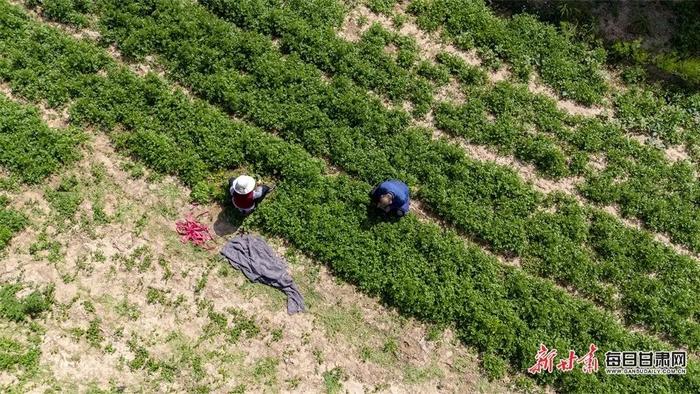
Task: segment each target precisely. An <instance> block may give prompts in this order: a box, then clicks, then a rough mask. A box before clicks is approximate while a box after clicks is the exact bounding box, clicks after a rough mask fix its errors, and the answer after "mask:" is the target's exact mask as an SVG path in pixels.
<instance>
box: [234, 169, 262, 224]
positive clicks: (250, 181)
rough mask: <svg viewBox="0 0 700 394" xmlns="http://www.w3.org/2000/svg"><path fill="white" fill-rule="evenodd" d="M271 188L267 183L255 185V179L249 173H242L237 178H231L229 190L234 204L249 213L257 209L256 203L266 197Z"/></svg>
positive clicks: (244, 212)
mask: <svg viewBox="0 0 700 394" xmlns="http://www.w3.org/2000/svg"><path fill="white" fill-rule="evenodd" d="M269 190H270V188H269V187H267V186H265V185H260V186H257V187H256V185H255V179H254V178H253V177H251V176H248V175H241V176H239V177H238V178H236V179H233V178H232V179H230V180H229V192H231V201H232V202H233V206H234V207H236V208H238V210H239V211H240V212H241V213H242V214H244V215H247V214H249V213H251V212H253V210H254V209H255V204H256V203H258V202H260V200H262V199H263V197H265V194H267V192H268V191H269Z"/></svg>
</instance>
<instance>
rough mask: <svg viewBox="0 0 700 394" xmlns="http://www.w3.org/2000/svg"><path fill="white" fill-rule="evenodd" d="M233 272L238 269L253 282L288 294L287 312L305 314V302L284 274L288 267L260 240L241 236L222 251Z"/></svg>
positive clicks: (229, 242)
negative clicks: (303, 312) (233, 269)
mask: <svg viewBox="0 0 700 394" xmlns="http://www.w3.org/2000/svg"><path fill="white" fill-rule="evenodd" d="M221 254H222V255H223V256H224V257H226V258H227V259H228V260H229V262H230V263H231V265H232V266H233V267H234V268H238V269H239V270H241V271H242V272H243V274H244V275H245V276H246V277H247V278H248V279H250V280H251V281H252V282H258V283H262V284H265V285H268V286H272V287H274V288H277V289H280V290H282V291H283V292H284V293H285V294H287V312H288V313H290V314H292V313H297V312H302V311H304V309H305V308H304V298H303V297H302V296H301V293H299V289H298V288H297V286H296V285H295V284H294V282H293V281H292V277H291V276H290V275H289V273H287V264H286V263H285V262H284V260H282V259H281V258H279V257H278V256H277V255H276V254H275V252H273V251H272V249H271V248H270V245H268V244H267V242H265V240H263V239H262V238H260V237H256V236H253V235H242V236H240V237H236V238H233V239H231V240H230V241H228V242H227V243H226V245H224V247H223V248H222V249H221Z"/></svg>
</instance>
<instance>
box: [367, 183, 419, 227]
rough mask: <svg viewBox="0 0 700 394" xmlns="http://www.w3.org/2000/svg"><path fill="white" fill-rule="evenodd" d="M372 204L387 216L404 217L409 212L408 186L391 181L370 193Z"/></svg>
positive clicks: (378, 186) (381, 184)
mask: <svg viewBox="0 0 700 394" xmlns="http://www.w3.org/2000/svg"><path fill="white" fill-rule="evenodd" d="M369 195H370V198H371V199H372V204H374V205H376V207H377V208H379V209H380V210H382V211H383V212H384V213H386V214H387V215H391V216H396V217H399V218H400V217H403V216H405V215H406V214H407V213H408V210H409V200H410V197H409V193H408V186H406V184H405V183H403V182H401V181H399V180H396V179H390V180H388V181H384V182H382V183H380V184H379V185H377V186H375V187H374V189H372V191H371V192H370V194H369Z"/></svg>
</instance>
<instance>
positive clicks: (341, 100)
mask: <svg viewBox="0 0 700 394" xmlns="http://www.w3.org/2000/svg"><path fill="white" fill-rule="evenodd" d="M100 10H101V13H102V17H101V23H103V24H104V26H105V27H106V29H105V30H104V31H103V37H105V38H106V39H108V40H115V42H116V43H117V44H118V45H119V46H120V48H121V49H122V50H123V51H124V52H125V53H126V55H127V56H136V55H138V54H139V53H140V54H142V55H143V54H146V53H155V54H158V55H159V56H160V58H161V59H162V60H163V61H164V65H165V66H166V67H167V68H168V69H169V70H170V72H171V73H172V74H173V75H174V76H175V77H177V78H178V79H179V80H180V81H181V82H182V83H183V84H185V85H188V86H190V87H191V88H192V89H193V90H194V91H195V92H196V93H198V94H200V95H202V96H203V97H205V98H207V99H208V100H210V101H211V102H213V103H216V104H218V105H220V106H221V107H223V108H224V109H226V110H227V111H229V112H231V113H233V114H235V115H237V116H239V117H241V118H244V119H246V120H249V121H251V122H253V123H254V124H256V125H258V126H260V127H264V128H267V129H271V130H274V131H275V132H276V133H278V134H279V135H280V136H282V137H283V138H284V139H286V140H289V141H293V142H298V143H300V144H302V145H303V146H304V148H305V149H306V150H307V151H309V152H311V153H312V154H313V155H317V156H324V157H327V158H329V159H330V160H331V162H333V163H334V164H336V165H339V166H341V167H342V168H344V169H345V170H346V171H347V172H349V173H350V174H353V175H356V176H359V177H360V178H361V179H363V180H364V181H366V182H369V183H374V182H377V181H380V180H382V179H385V178H388V177H397V178H402V179H406V180H407V181H408V182H409V183H411V184H413V185H416V186H419V187H420V190H419V195H420V197H421V198H422V199H423V200H424V201H426V202H427V203H428V205H429V206H430V207H431V208H432V209H433V210H434V211H435V212H436V213H437V214H439V215H441V216H442V217H443V218H445V219H447V220H448V221H449V222H450V223H452V224H454V225H455V226H456V227H457V228H458V229H460V230H462V231H464V232H466V233H468V234H469V235H471V236H474V237H475V238H477V239H480V240H483V241H485V242H488V243H489V244H490V245H491V246H492V247H493V248H494V249H495V250H496V251H498V252H504V253H511V254H515V255H518V256H520V257H522V258H523V259H524V260H526V261H532V263H530V264H526V268H527V269H531V270H533V272H537V273H540V272H543V273H546V274H547V275H550V276H551V277H553V278H555V279H557V280H558V281H559V282H560V283H562V284H563V285H567V286H572V287H574V288H576V289H578V290H580V291H581V292H582V293H583V294H585V295H586V296H588V297H590V298H592V299H594V300H596V301H597V302H599V303H601V304H602V305H604V306H606V307H609V308H618V307H619V308H621V309H622V311H623V314H624V317H625V319H626V321H627V322H628V323H630V324H644V325H646V326H648V327H650V328H651V329H653V330H654V331H659V332H664V333H668V335H669V336H670V338H672V339H673V340H675V341H678V342H680V343H684V344H688V345H689V346H691V347H692V348H695V347H697V345H698V344H700V327H699V326H698V324H697V323H696V322H695V321H693V320H689V319H690V317H691V316H693V315H694V314H695V313H697V311H698V310H700V301H698V300H695V299H693V298H692V297H688V295H689V294H690V295H695V294H698V289H699V287H700V284H698V282H697V280H694V279H693V280H679V278H677V277H674V276H673V275H670V274H667V273H665V272H661V273H656V272H653V271H652V269H653V268H652V267H657V266H659V264H658V262H656V261H655V260H654V259H656V258H657V256H656V255H644V254H643V253H639V255H641V256H643V257H644V260H643V261H640V262H638V263H637V264H636V265H635V266H625V267H627V268H628V270H629V271H626V274H627V275H628V277H630V278H642V277H645V278H647V277H649V275H650V274H652V273H654V275H656V276H652V277H651V281H652V283H653V284H654V286H651V287H649V288H648V289H647V292H646V296H647V297H648V302H649V303H655V304H658V305H660V306H659V308H661V309H662V310H663V312H664V314H663V315H662V314H658V315H649V314H647V313H644V312H643V311H640V310H639V308H637V307H636V303H637V302H638V297H636V295H637V294H638V293H639V289H638V287H637V286H636V284H635V283H636V282H635V281H633V280H626V279H623V278H620V277H619V276H618V277H614V279H615V280H614V281H613V282H612V283H609V282H607V280H608V278H607V275H606V272H605V271H604V270H603V268H602V267H606V266H608V265H610V264H612V262H610V261H609V257H608V256H606V255H601V254H598V253H597V252H596V247H595V246H596V245H595V244H593V243H592V239H594V238H592V237H591V236H590V235H589V233H590V232H591V231H592V230H591V226H590V219H589V216H590V215H591V213H590V212H589V211H587V210H582V209H577V210H565V209H563V208H561V207H558V206H556V205H555V206H554V208H555V209H554V210H553V211H551V210H550V211H548V210H547V209H548V208H551V207H552V205H553V203H551V202H547V201H544V202H543V201H541V199H542V196H540V195H538V194H537V193H535V192H534V191H533V190H532V188H530V187H529V186H527V185H525V184H523V183H522V181H521V180H519V178H518V177H517V176H516V175H515V174H514V173H513V172H512V171H510V170H508V169H505V168H502V167H499V166H496V165H492V164H484V163H478V162H474V161H471V160H469V159H468V158H467V157H466V156H465V155H464V153H463V152H462V151H461V150H460V149H459V148H458V147H455V146H452V145H450V144H449V143H446V142H442V141H432V140H431V136H430V133H429V131H427V130H422V129H415V128H407V127H406V125H407V123H408V120H407V116H406V114H405V113H404V112H402V111H389V110H386V109H385V108H384V107H383V106H382V105H381V103H380V102H379V101H378V100H375V99H371V98H370V97H369V96H368V95H367V93H366V91H364V90H363V89H361V88H359V87H356V86H354V85H353V84H352V83H350V81H348V80H344V79H343V78H338V79H335V80H334V81H333V82H332V83H331V84H326V83H324V82H323V81H322V79H321V76H320V72H319V71H318V70H317V69H315V68H313V67H311V66H309V65H308V64H305V63H302V62H299V61H298V60H297V59H294V58H292V57H288V58H285V57H284V56H282V55H281V54H280V53H279V52H278V51H277V49H276V48H275V47H274V46H273V45H272V43H271V42H270V40H269V38H265V37H262V36H260V35H258V34H256V33H252V32H244V31H239V30H236V29H233V28H232V27H231V26H230V25H227V24H226V23H223V22H218V21H217V20H216V18H214V17H213V16H212V15H211V14H209V13H207V12H205V11H204V10H202V9H201V8H199V7H198V6H196V5H192V4H188V3H177V4H173V3H171V2H132V3H128V4H125V3H123V2H120V3H119V4H116V3H111V2H108V3H105V4H103V5H102V6H101V7H100ZM134 45H137V46H138V47H135V46H134ZM144 48H151V50H150V51H145V52H132V51H133V50H135V49H136V50H139V51H143V49H144ZM234 54H246V56H237V55H234ZM559 228H563V229H565V230H566V231H563V232H561V231H560V230H558V229H559ZM574 230H575V231H574ZM634 234H635V237H636V240H637V241H638V242H642V243H635V244H630V245H625V248H627V249H630V250H633V251H634V250H638V249H639V250H642V249H645V248H646V249H649V248H658V249H661V250H665V249H663V247H662V246H660V245H658V244H656V243H654V242H652V240H651V239H650V238H649V237H648V236H645V235H644V233H642V232H638V231H636V232H635V233H634ZM606 235H607V236H608V237H609V239H610V240H611V241H614V240H616V239H618V238H619V237H620V234H618V233H614V232H611V233H607V234H606ZM596 239H597V238H596ZM601 242H602V241H601ZM630 253H636V252H630ZM668 255H669V256H671V258H673V260H674V262H675V263H676V264H678V265H679V266H684V267H686V266H687V267H689V268H688V270H691V271H692V270H696V271H697V270H698V267H697V264H695V262H694V261H692V260H691V259H688V258H685V257H681V256H678V255H675V254H673V253H671V252H668ZM542 262H547V264H550V265H553V266H556V267H559V270H557V271H556V272H550V271H546V270H540V269H538V268H536V267H538V266H540V265H542V264H543V263H542ZM533 267H534V268H533ZM662 267H665V266H662ZM666 269H668V268H667V267H666ZM582 273H586V274H587V275H588V276H586V275H583V274H582ZM693 278H695V276H693ZM609 288H613V289H614V291H610V290H608V289H609ZM618 293H619V294H618ZM666 316H675V317H674V319H670V320H669V319H666Z"/></svg>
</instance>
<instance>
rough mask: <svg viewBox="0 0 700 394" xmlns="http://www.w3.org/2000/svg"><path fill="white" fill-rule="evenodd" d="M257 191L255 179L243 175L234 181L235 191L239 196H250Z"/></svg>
mask: <svg viewBox="0 0 700 394" xmlns="http://www.w3.org/2000/svg"><path fill="white" fill-rule="evenodd" d="M253 189H255V179H253V177H251V176H248V175H241V176H239V177H238V178H236V179H235V180H234V181H233V190H234V191H235V192H236V193H238V194H248V193H250V192H252V191H253Z"/></svg>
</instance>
